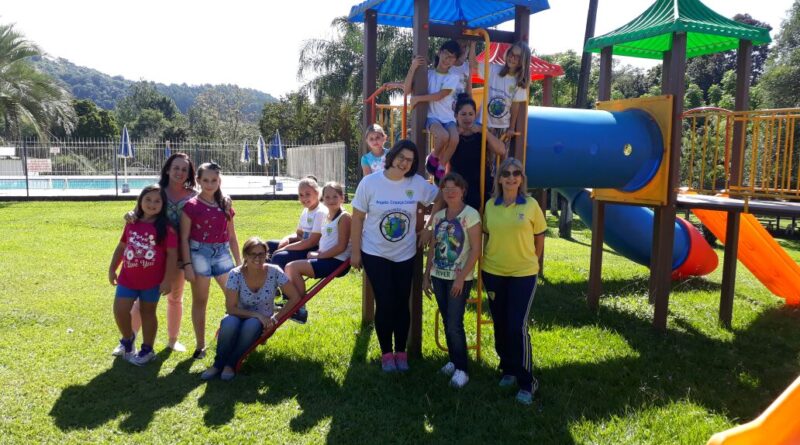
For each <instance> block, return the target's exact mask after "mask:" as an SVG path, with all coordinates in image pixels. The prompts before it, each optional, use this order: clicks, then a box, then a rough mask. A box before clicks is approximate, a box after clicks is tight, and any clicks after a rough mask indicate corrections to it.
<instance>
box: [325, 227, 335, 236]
mask: <svg viewBox="0 0 800 445" xmlns="http://www.w3.org/2000/svg"><path fill="white" fill-rule="evenodd" d="M325 233H327V234H328V235H330V234H331V233H333V227H325Z"/></svg>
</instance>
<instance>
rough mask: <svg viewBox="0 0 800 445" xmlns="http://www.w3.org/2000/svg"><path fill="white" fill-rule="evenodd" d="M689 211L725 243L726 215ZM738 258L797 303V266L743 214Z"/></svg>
mask: <svg viewBox="0 0 800 445" xmlns="http://www.w3.org/2000/svg"><path fill="white" fill-rule="evenodd" d="M692 212H693V213H694V214H695V215H697V217H698V218H700V221H702V222H703V224H704V225H705V226H706V227H708V228H709V229H710V230H711V232H712V233H713V234H714V236H716V237H717V238H719V240H720V241H721V242H722V243H723V244H724V243H725V226H726V224H727V221H728V214H727V213H726V212H721V211H716V210H701V209H692ZM737 256H738V258H739V261H741V262H742V264H744V265H745V266H746V267H747V268H748V269H750V272H752V273H753V275H755V276H756V278H758V279H759V281H761V282H762V283H764V285H765V286H766V287H767V289H769V290H770V292H772V293H773V294H775V295H777V296H779V297H781V298H783V299H785V300H786V304H789V305H793V306H794V305H798V304H800V266H798V265H797V263H795V261H794V260H793V259H792V258H791V257H790V256H789V254H787V253H786V251H785V250H783V248H781V246H780V245H779V244H778V243H777V242H776V241H775V239H774V238H772V235H770V234H769V232H767V230H766V229H764V227H762V226H761V223H759V222H758V220H757V219H756V218H755V217H754V216H753V215H751V214H749V213H744V214H742V220H741V225H740V227H739V251H738V255H737ZM798 412H800V411H798Z"/></svg>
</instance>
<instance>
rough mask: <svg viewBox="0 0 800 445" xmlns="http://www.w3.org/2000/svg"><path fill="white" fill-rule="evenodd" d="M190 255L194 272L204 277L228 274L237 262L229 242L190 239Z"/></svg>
mask: <svg viewBox="0 0 800 445" xmlns="http://www.w3.org/2000/svg"><path fill="white" fill-rule="evenodd" d="M189 255H191V257H192V269H194V273H195V274H197V275H200V276H204V277H218V276H220V275H226V274H227V273H228V272H230V271H231V269H233V268H234V267H236V264H235V263H234V262H233V257H232V256H231V245H230V244H229V243H227V242H226V243H203V242H200V241H195V240H189Z"/></svg>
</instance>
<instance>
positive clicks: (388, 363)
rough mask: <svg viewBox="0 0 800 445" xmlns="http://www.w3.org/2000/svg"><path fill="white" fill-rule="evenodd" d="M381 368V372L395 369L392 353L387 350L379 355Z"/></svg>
mask: <svg viewBox="0 0 800 445" xmlns="http://www.w3.org/2000/svg"><path fill="white" fill-rule="evenodd" d="M381 369H382V370H383V372H395V371H397V365H395V363H394V354H392V353H391V352H387V353H386V354H383V355H382V356H381Z"/></svg>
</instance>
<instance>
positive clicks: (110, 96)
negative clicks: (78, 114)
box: [32, 57, 277, 121]
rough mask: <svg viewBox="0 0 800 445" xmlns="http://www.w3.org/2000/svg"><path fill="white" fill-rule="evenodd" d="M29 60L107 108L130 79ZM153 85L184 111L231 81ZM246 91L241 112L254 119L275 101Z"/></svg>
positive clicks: (45, 60)
mask: <svg viewBox="0 0 800 445" xmlns="http://www.w3.org/2000/svg"><path fill="white" fill-rule="evenodd" d="M32 60H33V64H34V65H35V66H36V68H38V69H39V70H41V71H42V72H45V73H47V74H49V75H51V76H53V77H54V78H56V79H58V80H60V81H61V83H63V84H64V85H65V86H66V87H67V88H68V89H69V90H70V91H71V92H72V94H73V95H74V96H75V97H76V98H77V99H91V100H92V101H94V102H95V103H96V104H97V105H98V106H99V107H102V108H105V109H107V110H112V109H114V106H115V105H116V103H117V101H118V100H120V99H122V98H123V97H125V95H126V94H127V92H128V88H129V87H130V86H131V84H133V83H134V81H133V80H128V79H125V78H124V77H122V76H109V75H108V74H105V73H101V72H100V71H97V70H95V69H92V68H87V67H84V66H78V65H75V64H74V63H72V62H70V61H69V60H67V59H62V58H56V59H54V58H49V57H34V58H33V59H32ZM155 86H156V89H157V90H158V91H159V92H160V93H162V94H164V95H165V96H167V97H170V98H172V100H174V101H175V104H176V105H177V106H178V109H180V110H181V113H186V112H187V111H188V110H189V108H190V107H191V106H192V104H193V103H194V101H195V98H197V96H198V95H199V94H200V93H202V92H204V91H206V90H208V89H217V90H220V92H221V93H223V94H226V91H228V90H229V89H230V88H231V87H232V86H231V85H208V84H206V85H186V84H185V83H183V84H180V85H178V84H174V83H173V84H169V85H165V84H163V83H156V84H155ZM242 91H244V92H245V94H247V95H248V104H247V106H246V107H245V109H244V113H245V115H246V116H247V118H248V119H249V120H253V121H255V120H257V119H258V118H259V116H260V114H261V109H262V108H263V106H264V104H265V103H268V102H276V101H277V99H275V98H274V97H273V96H271V95H269V94H267V93H264V92H262V91H258V90H254V89H250V88H243V89H242Z"/></svg>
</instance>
